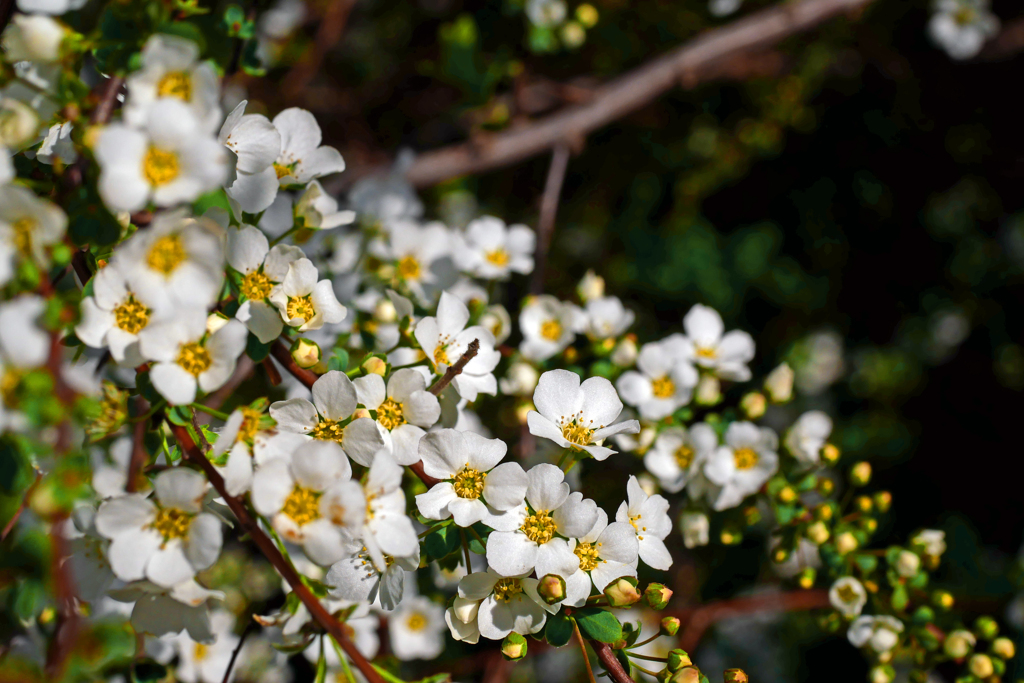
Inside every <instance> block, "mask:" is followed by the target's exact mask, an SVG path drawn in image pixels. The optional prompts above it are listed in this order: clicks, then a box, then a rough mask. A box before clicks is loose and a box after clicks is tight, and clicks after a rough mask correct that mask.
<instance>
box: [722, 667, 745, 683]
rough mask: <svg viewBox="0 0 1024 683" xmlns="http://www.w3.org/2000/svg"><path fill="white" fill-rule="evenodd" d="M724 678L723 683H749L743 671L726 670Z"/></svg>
mask: <svg viewBox="0 0 1024 683" xmlns="http://www.w3.org/2000/svg"><path fill="white" fill-rule="evenodd" d="M724 677H725V683H748V681H750V678H748V677H747V672H746V671H744V670H743V669H726V670H725V674H724Z"/></svg>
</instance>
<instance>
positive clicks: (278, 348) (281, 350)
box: [270, 339, 320, 389]
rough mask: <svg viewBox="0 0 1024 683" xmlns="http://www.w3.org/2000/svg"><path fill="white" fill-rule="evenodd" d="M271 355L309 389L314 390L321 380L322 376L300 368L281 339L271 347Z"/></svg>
mask: <svg viewBox="0 0 1024 683" xmlns="http://www.w3.org/2000/svg"><path fill="white" fill-rule="evenodd" d="M270 355H272V356H273V357H274V358H275V359H276V360H277V362H278V363H280V364H281V365H283V366H284V369H285V370H287V371H288V372H290V373H291V374H292V376H293V377H294V378H295V379H297V380H299V381H300V382H302V383H303V384H305V385H306V388H307V389H312V388H313V384H314V383H315V382H316V381H317V380H318V379H320V375H318V374H316V373H315V372H313V371H312V370H306V369H305V368H300V367H299V365H298V363H296V362H295V359H294V358H292V353H291V351H289V350H288V347H287V346H285V345H284V342H282V341H281V340H280V339H278V340H277V341H276V342H274V345H273V346H271V347H270Z"/></svg>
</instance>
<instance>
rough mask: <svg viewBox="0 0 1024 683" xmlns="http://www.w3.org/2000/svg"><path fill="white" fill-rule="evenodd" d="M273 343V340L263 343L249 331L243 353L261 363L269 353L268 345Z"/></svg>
mask: <svg viewBox="0 0 1024 683" xmlns="http://www.w3.org/2000/svg"><path fill="white" fill-rule="evenodd" d="M273 345H274V342H270V343H269V344H264V343H263V342H261V341H260V340H259V339H257V338H256V335H255V334H253V333H251V332H250V333H249V339H248V341H246V343H245V353H246V355H248V356H249V358H252V360H253V362H254V363H261V362H263V360H264V359H266V357H267V356H269V355H270V347H271V346H273Z"/></svg>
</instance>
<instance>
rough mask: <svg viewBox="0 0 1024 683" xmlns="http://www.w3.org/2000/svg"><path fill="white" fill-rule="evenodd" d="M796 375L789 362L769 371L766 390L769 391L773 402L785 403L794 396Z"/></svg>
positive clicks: (766, 378) (765, 383) (765, 382)
mask: <svg viewBox="0 0 1024 683" xmlns="http://www.w3.org/2000/svg"><path fill="white" fill-rule="evenodd" d="M794 377H795V375H794V373H793V368H791V367H789V364H787V363H783V364H782V365H780V366H779V367H777V368H775V369H774V370H772V371H771V372H769V373H768V376H767V377H765V380H764V390H765V391H767V392H768V395H769V396H770V397H771V399H772V403H785V402H786V401H788V400H789V399H791V398H793V379H794Z"/></svg>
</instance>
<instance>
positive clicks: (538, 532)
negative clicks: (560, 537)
mask: <svg viewBox="0 0 1024 683" xmlns="http://www.w3.org/2000/svg"><path fill="white" fill-rule="evenodd" d="M520 528H521V529H522V530H523V533H524V534H526V537H527V538H528V539H530V540H531V541H533V542H534V543H539V544H544V543H547V542H548V541H550V540H551V539H552V538H554V536H555V520H553V519H551V513H550V512H548V511H547V510H537V511H536V512H534V513H533V514H532V515H530V516H529V517H527V518H526V520H525V521H523V526H522V527H520Z"/></svg>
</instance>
